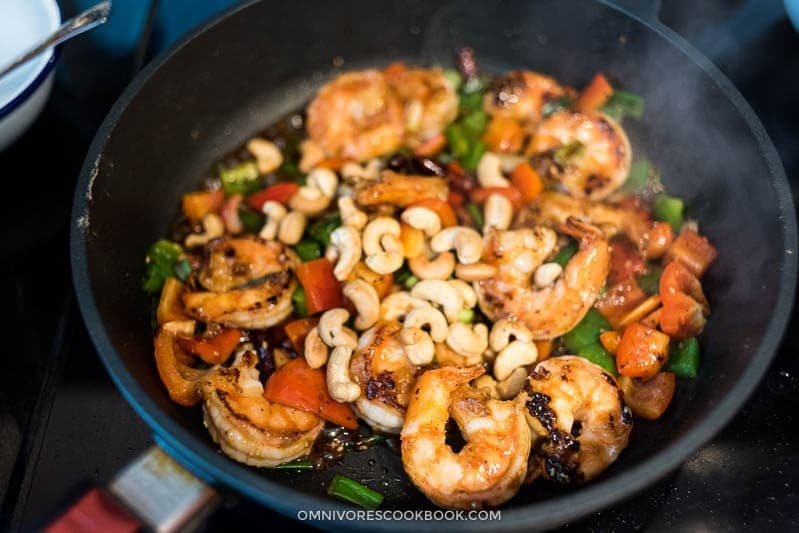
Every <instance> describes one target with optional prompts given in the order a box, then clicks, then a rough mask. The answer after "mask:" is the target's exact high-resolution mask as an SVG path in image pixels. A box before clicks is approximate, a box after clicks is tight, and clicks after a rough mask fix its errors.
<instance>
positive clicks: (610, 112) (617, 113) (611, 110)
mask: <svg viewBox="0 0 799 533" xmlns="http://www.w3.org/2000/svg"><path fill="white" fill-rule="evenodd" d="M599 110H600V111H601V112H602V113H604V114H605V115H607V116H609V117H610V118H612V119H613V120H615V121H616V122H621V121H622V119H623V118H624V111H622V110H621V108H619V107H616V106H609V105H607V104H605V105H604V106H602V107H601V108H599Z"/></svg>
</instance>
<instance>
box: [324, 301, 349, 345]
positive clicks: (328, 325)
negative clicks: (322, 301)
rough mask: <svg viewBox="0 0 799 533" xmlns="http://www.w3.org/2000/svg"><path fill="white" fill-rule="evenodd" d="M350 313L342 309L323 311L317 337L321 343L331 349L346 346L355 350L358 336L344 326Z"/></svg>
mask: <svg viewBox="0 0 799 533" xmlns="http://www.w3.org/2000/svg"><path fill="white" fill-rule="evenodd" d="M349 317H350V313H349V311H347V310H346V309H344V308H342V307H337V308H336V309H331V310H329V311H325V312H324V313H323V314H322V316H321V317H319V326H318V328H319V336H320V337H321V338H322V342H324V343H325V344H327V345H328V346H329V347H331V348H335V347H336V346H346V347H347V348H351V349H353V350H354V349H355V348H356V347H357V346H358V336H357V335H356V334H355V332H354V331H352V330H351V329H350V328H348V327H346V326H344V323H345V322H346V321H347V319H349Z"/></svg>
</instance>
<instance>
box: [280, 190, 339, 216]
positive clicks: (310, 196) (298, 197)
mask: <svg viewBox="0 0 799 533" xmlns="http://www.w3.org/2000/svg"><path fill="white" fill-rule="evenodd" d="M331 200H332V198H331V197H328V196H325V195H324V194H322V191H320V190H319V189H317V188H315V187H308V186H307V185H306V186H305V187H300V189H299V190H298V191H297V192H295V193H294V194H293V195H292V196H291V198H290V199H289V207H290V208H292V209H294V210H295V211H299V212H300V213H302V214H304V215H307V216H310V217H312V216H315V215H318V214H319V213H321V212H322V211H324V210H325V209H327V206H329V205H330V202H331Z"/></svg>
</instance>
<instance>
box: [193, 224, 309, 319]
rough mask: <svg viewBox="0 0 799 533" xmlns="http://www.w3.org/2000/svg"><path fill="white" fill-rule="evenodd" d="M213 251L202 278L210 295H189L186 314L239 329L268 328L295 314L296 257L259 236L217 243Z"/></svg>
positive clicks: (214, 243)
mask: <svg viewBox="0 0 799 533" xmlns="http://www.w3.org/2000/svg"><path fill="white" fill-rule="evenodd" d="M208 252H209V257H208V260H207V263H206V265H205V267H204V268H203V269H202V270H201V271H200V273H199V274H198V276H197V279H198V281H199V282H200V284H201V285H202V286H203V287H204V288H206V289H208V291H197V292H187V293H185V294H184V295H183V303H184V305H185V311H186V314H188V315H189V316H191V317H193V318H196V319H198V320H202V321H203V322H217V323H220V324H222V325H225V326H228V327H233V328H244V329H262V328H267V327H270V326H273V325H275V324H277V323H279V322H280V321H281V320H283V319H284V318H286V317H287V316H288V315H289V314H290V313H291V311H292V304H291V293H292V292H293V291H294V288H295V287H296V281H295V280H294V276H293V274H292V271H293V270H294V268H295V266H296V264H297V259H296V257H295V256H294V253H293V252H291V251H289V250H288V249H287V248H286V247H284V246H283V245H282V244H280V243H278V242H271V241H270V242H267V241H264V240H262V239H260V238H258V237H254V236H249V237H240V238H231V237H227V238H223V239H219V240H216V241H214V242H212V243H211V244H210V246H209V249H208Z"/></svg>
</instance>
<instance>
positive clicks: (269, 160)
mask: <svg viewBox="0 0 799 533" xmlns="http://www.w3.org/2000/svg"><path fill="white" fill-rule="evenodd" d="M247 150H248V151H249V152H250V153H251V154H252V155H253V156H254V157H255V166H257V167H258V172H259V173H261V174H269V173H270V172H274V171H275V170H277V169H278V167H279V166H280V165H282V164H283V154H282V153H280V148H278V147H277V145H276V144H275V143H273V142H272V141H267V140H266V139H261V138H260V137H253V138H252V139H250V140H249V141H247Z"/></svg>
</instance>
